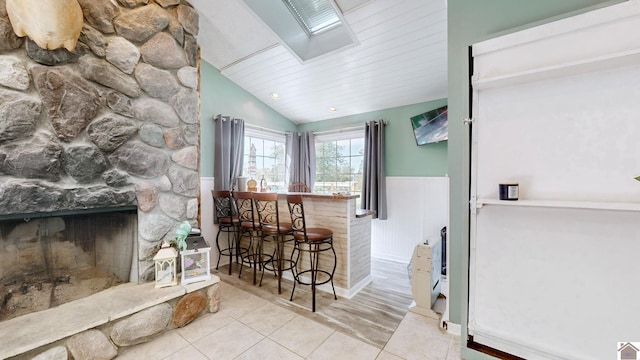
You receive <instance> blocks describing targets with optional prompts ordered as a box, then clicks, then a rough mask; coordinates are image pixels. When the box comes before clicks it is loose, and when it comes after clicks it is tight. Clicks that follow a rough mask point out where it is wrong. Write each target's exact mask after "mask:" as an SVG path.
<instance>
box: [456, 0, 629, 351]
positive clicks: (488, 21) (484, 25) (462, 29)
mask: <svg viewBox="0 0 640 360" xmlns="http://www.w3.org/2000/svg"><path fill="white" fill-rule="evenodd" d="M618 2H620V1H602V0H562V1H558V0H536V1H531V0H483V1H478V0H449V1H448V37H449V39H448V52H449V59H448V66H449V80H448V82H449V98H448V101H449V152H448V168H449V169H448V173H449V177H450V189H451V192H450V194H451V195H450V219H449V220H450V233H449V241H450V244H451V248H450V251H451V252H450V273H449V286H450V290H449V299H450V304H451V306H450V314H449V315H450V320H451V321H452V322H454V323H458V324H462V326H463V334H466V322H467V306H466V304H467V299H468V288H467V286H468V269H469V266H468V260H469V202H468V200H469V176H470V172H469V149H470V146H469V145H470V141H469V128H468V127H467V126H465V125H463V124H462V119H464V118H465V117H467V116H468V112H469V107H468V103H469V86H468V81H467V79H468V67H469V62H468V57H467V54H468V46H469V45H472V44H473V43H476V42H479V41H482V40H486V39H489V38H493V37H496V36H498V35H502V34H504V33H509V32H514V31H516V30H520V29H523V28H526V27H531V26H534V25H539V24H542V23H546V22H550V21H553V20H556V19H559V18H563V17H567V16H570V15H574V14H577V13H580V12H583V11H586V10H589V9H594V8H597V7H601V6H605V5H611V4H613V3H618ZM576 46H588V44H580V45H576ZM463 346H464V341H463ZM462 355H463V357H464V358H465V359H470V358H478V359H480V358H485V356H483V355H480V354H478V353H475V352H472V351H469V350H467V349H464V348H463V354H462Z"/></svg>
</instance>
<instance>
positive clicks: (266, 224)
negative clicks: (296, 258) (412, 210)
mask: <svg viewBox="0 0 640 360" xmlns="http://www.w3.org/2000/svg"><path fill="white" fill-rule="evenodd" d="M253 201H254V202H255V206H256V209H257V210H258V219H259V221H260V230H261V239H262V241H268V239H269V240H273V242H274V244H275V248H274V250H273V253H272V258H271V261H269V262H268V263H266V264H265V269H267V270H272V271H273V272H274V273H275V274H276V277H277V278H278V293H279V294H280V293H282V272H283V271H287V270H292V268H293V264H294V263H293V247H292V249H291V251H292V252H291V256H289V257H288V258H286V257H285V255H284V254H285V244H286V243H288V242H290V241H293V236H292V235H293V227H292V225H291V223H288V222H282V221H280V214H279V208H278V194H277V193H254V194H253ZM263 278H264V269H263V271H262V274H261V276H260V285H262V280H263Z"/></svg>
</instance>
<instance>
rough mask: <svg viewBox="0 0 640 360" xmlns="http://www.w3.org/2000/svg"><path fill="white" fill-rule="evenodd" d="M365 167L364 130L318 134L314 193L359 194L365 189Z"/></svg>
mask: <svg viewBox="0 0 640 360" xmlns="http://www.w3.org/2000/svg"><path fill="white" fill-rule="evenodd" d="M363 166H364V133H363V132H362V131H358V132H349V133H341V134H332V135H323V136H322V135H319V136H316V183H315V186H314V192H317V193H323V194H333V193H338V192H340V193H352V194H359V193H360V191H361V190H362V170H363Z"/></svg>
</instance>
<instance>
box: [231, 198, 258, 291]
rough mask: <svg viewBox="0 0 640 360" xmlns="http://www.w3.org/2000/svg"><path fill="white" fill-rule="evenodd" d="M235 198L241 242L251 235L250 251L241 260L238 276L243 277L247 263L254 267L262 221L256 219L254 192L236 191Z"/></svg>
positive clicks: (254, 277)
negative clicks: (243, 270)
mask: <svg viewBox="0 0 640 360" xmlns="http://www.w3.org/2000/svg"><path fill="white" fill-rule="evenodd" d="M233 198H234V199H235V202H236V209H238V222H239V224H240V225H239V233H238V236H239V243H242V239H243V238H244V237H245V236H248V237H249V244H248V245H247V248H248V249H249V251H248V252H246V253H244V254H243V255H242V256H241V257H242V261H241V266H240V271H239V273H238V277H242V269H243V268H244V266H242V265H244V264H245V263H248V264H249V266H250V267H254V265H255V261H254V256H255V255H254V254H255V253H256V251H255V248H256V246H257V242H258V239H259V236H260V223H259V222H258V221H257V220H255V219H254V216H253V214H254V207H253V193H252V192H249V191H234V192H233ZM253 284H254V285H255V284H256V272H255V271H254V272H253Z"/></svg>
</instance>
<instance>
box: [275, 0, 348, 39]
mask: <svg viewBox="0 0 640 360" xmlns="http://www.w3.org/2000/svg"><path fill="white" fill-rule="evenodd" d="M282 1H283V2H284V3H285V5H287V8H289V10H290V11H291V13H292V14H293V16H294V17H295V18H296V20H298V23H300V26H302V28H303V29H304V31H305V32H306V33H307V35H308V36H309V37H311V36H313V35H317V34H319V33H321V32H323V31H325V30H329V29H331V28H333V27H335V26H337V25H340V18H339V17H338V14H337V13H336V10H335V9H334V8H333V6H332V5H331V3H330V2H329V0H282Z"/></svg>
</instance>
